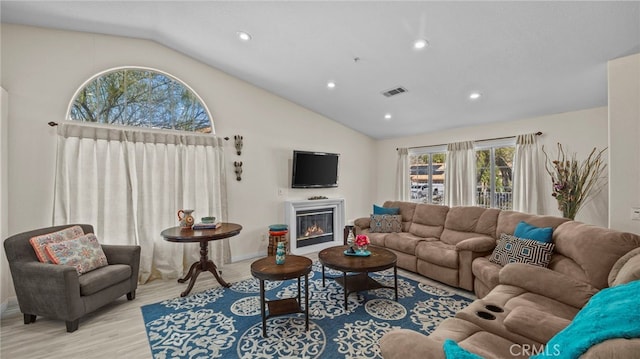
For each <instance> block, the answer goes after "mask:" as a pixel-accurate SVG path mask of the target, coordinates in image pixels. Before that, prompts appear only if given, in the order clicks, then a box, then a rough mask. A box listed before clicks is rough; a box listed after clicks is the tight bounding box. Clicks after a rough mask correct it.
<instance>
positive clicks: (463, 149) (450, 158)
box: [444, 141, 476, 206]
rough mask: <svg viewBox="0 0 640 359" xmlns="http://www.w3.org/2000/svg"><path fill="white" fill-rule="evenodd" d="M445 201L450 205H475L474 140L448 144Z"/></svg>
mask: <svg viewBox="0 0 640 359" xmlns="http://www.w3.org/2000/svg"><path fill="white" fill-rule="evenodd" d="M444 172H445V175H444V178H445V181H444V183H445V189H444V195H445V198H444V201H445V204H446V205H448V206H473V205H474V204H475V202H476V201H475V198H476V196H475V187H476V156H475V152H474V150H473V142H471V141H466V142H458V143H450V144H449V145H447V165H446V167H445V170H444Z"/></svg>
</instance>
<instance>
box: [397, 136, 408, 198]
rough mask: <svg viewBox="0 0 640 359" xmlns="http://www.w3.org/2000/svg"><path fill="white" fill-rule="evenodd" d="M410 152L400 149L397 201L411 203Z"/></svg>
mask: <svg viewBox="0 0 640 359" xmlns="http://www.w3.org/2000/svg"><path fill="white" fill-rule="evenodd" d="M408 155H409V150H408V149H406V148H398V166H397V173H396V199H397V200H398V201H409V196H410V194H411V192H410V191H411V184H410V183H409V159H408Z"/></svg>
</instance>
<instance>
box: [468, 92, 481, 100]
mask: <svg viewBox="0 0 640 359" xmlns="http://www.w3.org/2000/svg"><path fill="white" fill-rule="evenodd" d="M480 96H482V95H481V94H480V92H472V93H471V94H470V95H469V99H471V100H477V99H479V98H480Z"/></svg>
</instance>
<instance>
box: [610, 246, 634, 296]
mask: <svg viewBox="0 0 640 359" xmlns="http://www.w3.org/2000/svg"><path fill="white" fill-rule="evenodd" d="M638 279H640V248H636V249H634V250H632V251H631V252H629V253H627V254H625V255H624V256H622V257H621V258H620V259H618V261H617V262H616V263H615V264H614V265H613V268H611V272H609V278H608V282H609V286H610V287H613V286H616V285H619V284H624V283H629V282H631V281H634V280H638Z"/></svg>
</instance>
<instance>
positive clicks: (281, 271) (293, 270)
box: [251, 254, 313, 338]
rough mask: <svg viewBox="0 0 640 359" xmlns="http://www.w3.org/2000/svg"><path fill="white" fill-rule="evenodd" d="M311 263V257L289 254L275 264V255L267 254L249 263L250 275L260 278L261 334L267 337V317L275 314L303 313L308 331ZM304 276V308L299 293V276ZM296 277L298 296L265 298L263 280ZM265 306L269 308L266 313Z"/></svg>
mask: <svg viewBox="0 0 640 359" xmlns="http://www.w3.org/2000/svg"><path fill="white" fill-rule="evenodd" d="M312 265H313V263H312V262H311V259H309V258H307V257H302V256H296V255H293V254H289V255H287V256H286V259H285V261H284V264H276V257H275V256H269V257H265V258H262V259H258V260H257V261H255V262H253V263H251V275H253V276H254V277H255V278H257V279H258V280H260V315H261V316H262V336H263V337H265V338H266V337H267V319H268V318H271V317H275V316H280V315H285V314H293V313H304V315H305V329H306V330H307V331H309V273H310V272H311V266H312ZM303 276H304V308H303V307H302V298H301V294H300V278H302V277H303ZM287 279H298V297H297V298H295V297H294V298H285V299H277V300H269V301H267V300H266V299H265V293H264V281H265V280H274V281H279V280H287ZM265 306H266V307H268V309H269V314H266V309H265Z"/></svg>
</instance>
